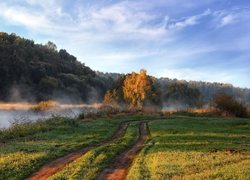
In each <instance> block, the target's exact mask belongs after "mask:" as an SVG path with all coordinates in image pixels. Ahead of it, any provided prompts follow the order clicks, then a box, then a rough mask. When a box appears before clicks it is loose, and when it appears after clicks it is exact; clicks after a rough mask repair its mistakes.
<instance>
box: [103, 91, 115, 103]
mask: <svg viewBox="0 0 250 180" xmlns="http://www.w3.org/2000/svg"><path fill="white" fill-rule="evenodd" d="M103 103H104V104H109V105H117V104H118V99H117V92H116V90H115V89H114V90H112V91H107V92H106V93H105V95H104V99H103Z"/></svg>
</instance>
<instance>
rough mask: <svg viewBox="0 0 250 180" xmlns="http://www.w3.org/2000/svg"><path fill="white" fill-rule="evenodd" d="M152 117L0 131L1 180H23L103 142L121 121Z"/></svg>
mask: <svg viewBox="0 0 250 180" xmlns="http://www.w3.org/2000/svg"><path fill="white" fill-rule="evenodd" d="M152 117H153V116H152V115H147V116H143V115H137V116H126V117H117V118H115V119H105V118H104V119H98V120H94V121H91V122H80V121H79V120H72V121H73V122H71V119H67V118H54V119H50V120H47V121H39V122H36V123H28V124H23V125H18V126H15V127H11V128H10V129H6V130H2V131H1V133H0V140H1V141H0V179H24V178H26V177H28V176H29V175H31V174H32V173H33V172H35V171H36V170H38V169H39V167H41V166H42V165H44V164H46V163H48V162H49V161H51V160H53V159H56V158H58V157H61V156H64V155H66V154H67V153H69V152H71V151H74V150H77V149H79V148H82V147H86V146H89V145H91V144H96V143H98V142H100V141H101V140H104V139H106V138H107V137H109V136H111V135H112V134H113V132H114V130H115V128H116V127H117V125H118V124H119V123H120V122H122V121H126V120H141V119H150V118H152Z"/></svg>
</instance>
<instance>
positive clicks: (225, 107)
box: [214, 93, 247, 117]
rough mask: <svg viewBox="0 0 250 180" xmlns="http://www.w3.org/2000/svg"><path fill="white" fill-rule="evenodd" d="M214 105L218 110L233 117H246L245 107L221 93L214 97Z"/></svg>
mask: <svg viewBox="0 0 250 180" xmlns="http://www.w3.org/2000/svg"><path fill="white" fill-rule="evenodd" d="M214 104H215V107H217V108H218V109H219V110H221V111H224V112H227V113H229V114H232V115H235V116H236V117H247V109H246V107H245V106H244V105H243V104H242V103H241V102H238V101H236V100H235V99H234V98H233V97H232V96H230V95H227V94H223V93H220V94H216V95H215V96H214Z"/></svg>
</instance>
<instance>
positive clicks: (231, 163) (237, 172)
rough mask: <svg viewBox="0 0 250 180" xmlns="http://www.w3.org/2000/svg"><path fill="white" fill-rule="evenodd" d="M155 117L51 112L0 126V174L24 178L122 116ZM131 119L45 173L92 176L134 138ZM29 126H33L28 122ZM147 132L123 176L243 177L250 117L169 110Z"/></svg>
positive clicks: (249, 160)
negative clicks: (78, 116)
mask: <svg viewBox="0 0 250 180" xmlns="http://www.w3.org/2000/svg"><path fill="white" fill-rule="evenodd" d="M152 118H159V116H156V115H137V116H121V117H117V118H113V119H108V118H103V119H98V120H93V121H90V122H82V121H80V120H70V119H65V118H56V119H53V120H50V121H51V122H50V121H49V123H43V122H38V123H34V124H27V125H24V126H16V127H13V129H9V130H2V131H1V132H0V143H1V144H0V146H1V147H0V179H24V178H27V177H28V176H29V175H31V174H32V173H33V172H35V171H37V170H38V169H39V167H41V166H42V165H44V164H46V163H48V162H50V161H51V160H53V159H55V158H58V157H61V156H64V155H66V154H68V153H69V152H72V151H74V150H77V149H79V148H82V147H86V146H89V145H92V144H96V143H99V142H101V141H102V140H104V139H106V138H108V137H110V136H111V135H112V134H113V132H114V131H115V129H116V127H117V126H118V124H119V123H121V122H123V121H128V120H129V121H133V120H137V121H139V120H145V119H152ZM136 124H137V123H136V122H131V123H130V124H129V126H128V128H127V130H126V133H125V134H124V136H123V137H121V138H119V139H116V140H114V141H113V142H110V143H107V144H105V145H102V146H99V147H96V148H93V149H91V150H90V151H88V152H87V153H86V154H84V155H83V156H82V157H80V158H79V159H77V160H75V161H73V162H72V163H70V164H68V165H67V166H66V167H65V168H63V169H62V170H61V171H59V172H58V173H56V174H55V175H54V176H52V177H51V178H50V179H95V177H96V176H97V175H98V172H100V171H102V170H103V169H104V168H105V167H107V165H108V164H109V163H110V162H111V160H112V159H113V158H114V157H115V156H116V155H118V154H119V153H120V152H122V151H123V150H124V149H126V148H127V147H129V146H130V145H131V144H133V143H134V142H135V140H136V139H137V137H138V127H137V125H136ZM32 127H33V128H32ZM148 127H149V130H150V138H149V140H148V141H147V142H146V145H145V146H144V147H143V148H142V150H141V151H140V152H139V154H138V156H137V157H136V158H135V159H134V161H133V164H132V166H131V167H130V170H129V172H128V176H127V179H201V178H202V179H215V178H218V179H247V178H249V177H250V120H249V119H237V118H219V117H218V118H215V117H188V116H171V117H162V119H160V120H156V121H151V122H149V123H148Z"/></svg>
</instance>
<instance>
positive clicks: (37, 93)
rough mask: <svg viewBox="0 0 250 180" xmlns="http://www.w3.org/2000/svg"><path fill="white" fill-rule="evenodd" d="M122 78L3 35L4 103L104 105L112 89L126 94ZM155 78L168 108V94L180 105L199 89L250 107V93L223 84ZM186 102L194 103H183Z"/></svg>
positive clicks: (0, 73) (0, 82)
mask: <svg viewBox="0 0 250 180" xmlns="http://www.w3.org/2000/svg"><path fill="white" fill-rule="evenodd" d="M122 78H124V74H119V73H102V72H95V71H93V70H92V69H91V68H89V67H88V66H86V65H85V64H84V63H81V62H80V61H79V60H77V58H76V57H74V56H73V55H71V54H69V53H68V52H67V51H66V50H64V49H60V50H57V47H56V45H55V44H54V43H52V42H50V41H49V42H48V43H47V44H45V45H42V44H35V43H34V41H32V40H28V39H24V38H21V37H19V36H17V35H15V34H7V33H4V32H2V33H0V101H41V100H47V99H56V100H59V101H64V102H67V101H69V102H72V101H73V102H86V103H93V102H100V101H102V99H103V97H104V94H105V92H106V91H107V90H109V89H114V88H116V89H119V90H120V91H121V90H122V87H120V86H122V85H121V79H122ZM152 78H153V79H154V80H155V81H156V84H159V86H157V87H156V88H158V91H160V92H161V93H158V94H159V96H161V97H160V99H161V101H162V102H161V104H163V105H164V104H166V102H167V101H168V99H167V98H166V96H168V97H169V94H168V93H172V94H171V99H174V100H176V101H179V100H180V99H181V100H182V99H185V98H188V99H189V101H190V99H192V97H195V96H197V92H196V90H191V91H190V89H188V88H193V89H198V91H199V92H200V93H198V95H199V94H200V97H201V100H202V101H203V102H204V103H209V102H210V101H211V100H212V97H213V95H214V94H215V93H218V92H224V93H227V94H230V95H232V96H234V97H235V98H236V99H238V100H239V101H243V102H245V103H247V104H250V90H249V89H242V88H236V87H233V86H232V85H230V84H222V83H207V82H196V81H189V82H187V81H180V80H177V79H168V78H160V79H156V78H154V77H152ZM181 84H185V86H183V87H181V88H184V90H183V89H181V90H180V93H179V94H178V93H177V94H176V92H175V93H173V92H171V91H170V92H168V91H169V89H168V88H169V86H171V85H174V86H177V85H181ZM186 86H187V87H188V88H187V87H186ZM185 88H186V90H185ZM174 89H176V88H174ZM174 89H173V90H174ZM183 91H185V92H183ZM183 93H184V94H185V93H186V94H187V95H186V97H184V95H183ZM181 103H184V104H192V103H193V102H186V101H185V100H183V101H182V102H181Z"/></svg>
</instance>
